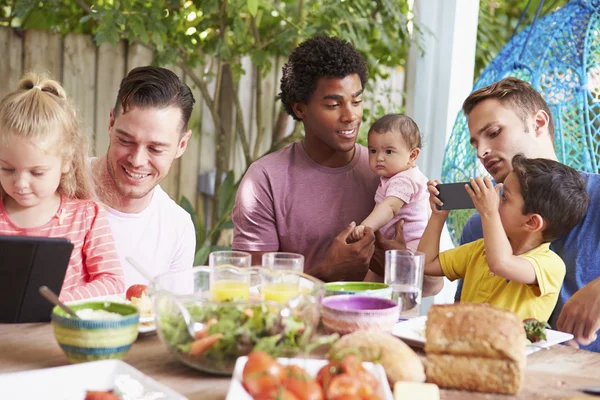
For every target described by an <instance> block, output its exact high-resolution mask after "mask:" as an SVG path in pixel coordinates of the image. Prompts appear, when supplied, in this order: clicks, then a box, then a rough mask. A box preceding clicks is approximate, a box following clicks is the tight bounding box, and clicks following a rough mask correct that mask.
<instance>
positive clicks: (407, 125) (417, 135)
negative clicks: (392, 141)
mask: <svg viewBox="0 0 600 400" xmlns="http://www.w3.org/2000/svg"><path fill="white" fill-rule="evenodd" d="M387 132H394V133H399V134H400V135H402V138H403V139H404V142H405V143H406V145H407V146H408V148H409V150H412V149H415V148H417V149H420V148H421V132H419V127H418V126H417V124H416V123H415V121H413V120H412V118H410V117H408V116H406V115H404V114H387V115H384V116H383V117H381V118H379V119H378V120H377V121H375V123H374V124H373V125H372V126H371V129H369V135H370V134H372V133H387Z"/></svg>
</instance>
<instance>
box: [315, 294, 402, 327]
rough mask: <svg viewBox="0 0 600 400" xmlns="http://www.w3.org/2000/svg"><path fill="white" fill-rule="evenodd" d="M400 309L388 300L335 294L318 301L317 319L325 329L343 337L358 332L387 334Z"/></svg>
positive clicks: (396, 320)
mask: <svg viewBox="0 0 600 400" xmlns="http://www.w3.org/2000/svg"><path fill="white" fill-rule="evenodd" d="M399 315H400V308H399V307H398V304H397V303H396V302H394V301H392V300H390V299H382V298H377V297H367V296H354V295H338V296H329V297H326V298H324V299H323V300H322V301H321V319H322V321H323V326H324V327H325V330H327V331H328V332H330V333H333V332H336V333H339V334H340V335H345V334H347V333H351V332H354V331H357V330H361V329H363V330H364V329H371V330H380V331H385V332H391V331H392V329H393V328H394V325H395V324H396V322H398V316H399Z"/></svg>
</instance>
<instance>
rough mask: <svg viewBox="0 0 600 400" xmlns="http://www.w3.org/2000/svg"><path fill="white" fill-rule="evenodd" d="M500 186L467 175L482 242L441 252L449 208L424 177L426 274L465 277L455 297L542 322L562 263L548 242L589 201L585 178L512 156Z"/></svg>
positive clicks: (555, 297)
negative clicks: (443, 207) (427, 195)
mask: <svg viewBox="0 0 600 400" xmlns="http://www.w3.org/2000/svg"><path fill="white" fill-rule="evenodd" d="M512 166H513V171H512V172H511V173H510V174H509V175H508V176H507V177H506V179H505V180H504V184H497V185H496V187H494V186H493V184H492V181H491V180H490V179H489V178H488V177H486V178H483V179H482V178H471V179H470V185H465V189H466V190H467V192H468V193H469V195H470V196H471V198H472V199H473V203H474V205H475V208H476V209H477V211H478V212H479V214H480V215H481V223H482V227H483V237H484V239H481V240H478V241H475V242H472V243H468V244H465V245H463V246H460V247H457V248H455V249H452V250H448V251H445V252H442V253H440V252H439V243H440V236H441V233H442V228H443V227H444V223H445V222H446V218H447V216H448V211H444V210H438V209H437V207H436V206H437V205H440V206H441V205H442V202H441V200H440V199H439V198H438V197H436V196H437V195H438V194H439V192H438V190H437V189H436V188H435V186H436V185H437V184H439V183H441V182H439V181H435V182H434V181H429V182H428V188H429V193H430V204H431V209H432V211H433V215H432V216H431V219H430V220H429V223H428V224H427V228H426V229H425V233H424V234H423V237H422V238H421V242H420V244H419V251H421V252H423V253H425V274H426V275H435V276H444V275H445V276H446V277H447V278H448V279H450V280H455V279H458V278H464V286H463V291H462V297H461V301H463V302H471V303H490V304H492V305H495V306H498V307H502V308H506V309H509V310H511V311H514V312H516V313H517V314H519V316H520V317H521V318H523V319H525V318H536V319H538V320H540V321H547V320H548V318H549V317H550V314H551V313H552V311H553V310H554V306H555V305H556V302H557V300H558V295H559V292H560V288H561V286H562V282H563V279H564V277H565V264H564V263H563V261H562V260H561V259H560V257H559V256H558V255H557V254H556V253H554V252H553V251H552V250H550V242H551V241H552V240H555V239H557V238H559V237H560V236H562V235H564V234H566V233H567V232H569V231H570V230H571V229H572V228H573V227H575V225H577V224H578V223H579V222H580V221H581V220H582V218H583V216H584V215H585V213H586V211H587V207H588V203H589V198H588V195H587V191H586V186H585V181H584V179H583V178H582V176H581V175H580V174H579V173H578V172H577V171H575V170H574V169H573V168H570V167H567V166H566V165H563V164H560V163H558V162H556V161H552V160H547V159H541V158H538V159H527V158H525V156H523V155H521V154H517V155H516V156H515V157H514V158H513V159H512Z"/></svg>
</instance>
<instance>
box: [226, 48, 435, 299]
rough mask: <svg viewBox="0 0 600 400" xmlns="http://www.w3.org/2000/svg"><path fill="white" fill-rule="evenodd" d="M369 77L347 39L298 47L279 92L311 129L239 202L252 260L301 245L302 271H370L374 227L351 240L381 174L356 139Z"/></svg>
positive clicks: (259, 169) (240, 244)
mask: <svg viewBox="0 0 600 400" xmlns="http://www.w3.org/2000/svg"><path fill="white" fill-rule="evenodd" d="M366 82H367V65H366V62H365V60H364V59H363V57H362V56H361V55H360V54H358V52H357V51H356V50H355V49H354V47H353V46H352V45H351V44H350V43H348V42H346V41H345V40H342V39H339V38H330V37H323V36H319V37H314V38H311V39H309V40H307V41H305V42H304V43H302V44H300V45H299V46H298V47H297V48H296V49H295V50H294V51H293V52H292V54H291V55H290V58H289V61H288V62H287V63H286V64H285V66H284V67H283V77H282V79H281V101H282V103H283V107H284V108H285V110H286V111H287V112H288V113H289V114H290V115H291V116H292V117H293V118H294V119H296V120H298V121H302V123H303V125H304V131H305V137H304V139H303V140H301V141H299V142H296V143H293V144H291V145H289V146H287V147H285V148H283V149H282V150H280V151H278V152H275V153H272V154H269V155H267V156H265V157H263V158H261V159H260V160H258V161H256V162H254V163H253V164H252V165H251V166H250V168H249V169H248V171H247V173H246V175H245V176H244V178H243V179H242V182H241V184H240V187H239V189H238V193H237V198H236V202H235V206H234V209H233V215H232V218H233V222H234V225H235V229H234V238H233V248H234V249H235V250H243V251H248V252H250V253H252V255H253V263H254V264H260V262H261V261H260V258H261V256H262V254H263V253H265V252H269V251H286V252H293V253H300V254H303V255H304V256H305V265H304V271H305V272H306V273H308V274H311V275H313V276H315V277H317V278H320V279H322V280H324V281H335V280H354V281H357V280H363V279H365V277H366V276H367V272H368V271H369V264H370V262H371V257H372V255H373V252H374V250H375V235H374V233H373V231H372V230H371V229H370V228H366V229H365V232H366V234H365V236H364V237H363V238H362V239H360V240H359V241H358V242H354V243H350V244H349V243H347V242H346V239H347V238H348V236H349V235H350V233H351V232H352V230H353V228H354V226H355V225H356V222H357V221H358V222H360V221H362V220H363V219H364V218H366V217H367V216H368V215H369V213H370V212H371V210H372V209H373V207H374V205H375V204H374V198H373V193H375V191H376V189H377V185H378V183H379V177H378V176H377V175H376V174H374V173H373V172H372V171H371V170H370V169H369V157H368V151H367V149H366V148H365V147H363V146H360V145H358V144H356V138H357V135H358V130H359V128H360V123H361V120H362V115H363V107H362V93H363V90H364V87H365V84H366ZM399 228H400V229H401V225H400V226H399ZM397 236H400V238H399V240H398V241H397V242H394V241H385V240H383V239H379V240H378V243H379V244H380V246H381V247H382V248H383V249H387V248H402V247H403V243H402V242H403V240H402V237H403V235H402V234H401V235H397ZM379 267H380V266H379ZM377 272H378V273H379V275H381V274H382V270H381V268H379V269H377ZM439 281H440V280H439V279H438V278H434V279H431V280H428V281H426V282H425V283H424V295H428V294H434V293H435V292H437V291H439V288H440V287H441V286H442V285H441V284H440V282H439Z"/></svg>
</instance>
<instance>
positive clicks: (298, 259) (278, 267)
mask: <svg viewBox="0 0 600 400" xmlns="http://www.w3.org/2000/svg"><path fill="white" fill-rule="evenodd" d="M262 266H263V267H265V268H268V269H270V270H271V271H284V270H291V271H297V272H303V271H304V256H303V255H302V254H296V253H281V252H274V253H265V254H263V256H262Z"/></svg>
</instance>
